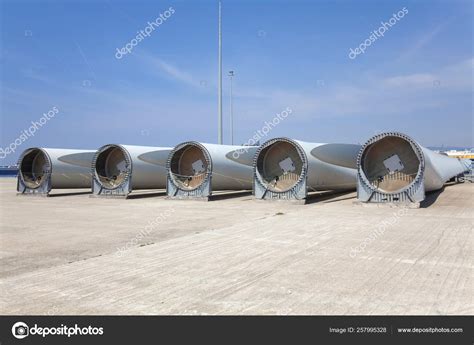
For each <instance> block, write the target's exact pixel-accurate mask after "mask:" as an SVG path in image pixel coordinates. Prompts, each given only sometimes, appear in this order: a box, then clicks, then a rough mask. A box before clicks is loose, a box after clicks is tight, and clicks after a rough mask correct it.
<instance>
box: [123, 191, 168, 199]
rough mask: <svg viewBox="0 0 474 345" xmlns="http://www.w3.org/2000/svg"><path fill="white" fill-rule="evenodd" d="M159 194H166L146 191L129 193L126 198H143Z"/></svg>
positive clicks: (154, 196) (155, 196) (158, 195)
mask: <svg viewBox="0 0 474 345" xmlns="http://www.w3.org/2000/svg"><path fill="white" fill-rule="evenodd" d="M160 196H166V192H163V191H161V192H148V193H137V194H133V193H132V194H129V195H128V196H127V199H145V198H157V197H160Z"/></svg>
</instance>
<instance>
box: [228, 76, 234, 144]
mask: <svg viewBox="0 0 474 345" xmlns="http://www.w3.org/2000/svg"><path fill="white" fill-rule="evenodd" d="M229 78H230V144H231V145H234V109H233V106H232V80H233V78H234V71H229Z"/></svg>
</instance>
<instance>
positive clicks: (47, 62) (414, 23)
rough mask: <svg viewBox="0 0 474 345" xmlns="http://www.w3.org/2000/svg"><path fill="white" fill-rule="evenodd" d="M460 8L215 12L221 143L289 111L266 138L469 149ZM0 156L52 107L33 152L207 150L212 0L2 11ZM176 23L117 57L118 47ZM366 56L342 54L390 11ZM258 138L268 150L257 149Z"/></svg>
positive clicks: (342, 5)
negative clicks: (203, 145) (400, 140)
mask: <svg viewBox="0 0 474 345" xmlns="http://www.w3.org/2000/svg"><path fill="white" fill-rule="evenodd" d="M472 3H473V2H472V1H467V0H466V1H457V0H454V1H447V0H446V1H364V0H362V1H289V0H286V1H229V0H227V1H225V0H224V1H223V40H224V45H223V70H224V72H225V74H224V82H223V87H224V105H223V107H224V118H225V121H224V141H225V143H228V142H229V125H228V121H227V119H228V117H229V110H228V109H229V93H228V91H229V80H228V77H227V76H226V75H227V71H229V70H234V71H235V74H236V77H235V79H234V116H235V134H234V136H235V142H237V143H243V142H246V141H247V140H248V139H249V138H251V137H252V136H253V133H254V132H255V131H257V130H259V129H261V128H262V126H263V125H264V123H265V121H271V120H272V119H273V118H274V116H275V115H276V114H277V113H280V112H281V111H283V110H285V109H286V108H287V107H289V108H291V109H292V113H291V115H290V116H288V117H287V118H286V119H285V120H284V121H283V122H281V123H280V124H279V125H278V126H277V127H275V128H274V129H273V130H272V131H271V132H270V133H269V134H268V137H267V138H268V139H269V138H271V137H277V136H288V137H291V138H295V139H300V140H306V141H312V142H346V143H363V142H364V141H365V140H367V139H368V138H369V137H370V136H372V135H374V134H376V133H378V132H382V131H387V130H397V131H402V132H404V133H406V134H409V135H411V136H412V137H414V138H415V139H416V140H418V141H419V142H420V143H421V144H423V145H425V146H441V145H449V146H465V147H471V146H473V145H474V144H473V139H472V137H473V125H472V95H473V93H472V91H473V89H472V73H473V61H474V60H473V49H472V42H473V41H472V30H473V28H472V22H473V7H472ZM1 6H2V8H1V16H2V17H1V31H2V33H1V56H0V59H1V100H0V102H1V108H0V110H1V147H2V148H4V147H7V146H9V145H10V143H11V142H13V141H14V140H15V139H16V138H18V137H19V135H20V134H21V132H22V131H23V130H24V129H27V128H28V127H29V126H30V125H31V121H38V119H39V118H40V117H41V116H43V113H45V112H48V111H49V110H50V109H52V108H53V107H57V108H58V109H59V113H58V114H57V115H56V116H55V117H54V118H53V119H51V120H49V121H48V122H47V123H46V124H45V125H44V126H43V127H41V128H40V129H39V130H38V131H37V132H36V133H35V135H34V137H31V138H29V139H28V140H27V141H26V142H24V143H22V144H21V145H19V146H18V148H17V151H16V152H15V153H13V154H10V155H8V156H7V157H6V158H4V159H0V164H11V163H13V162H15V161H16V160H17V158H18V155H19V154H20V153H21V151H22V150H23V149H26V148H27V147H31V146H42V147H64V148H88V149H95V148H98V147H99V146H101V145H103V144H106V143H122V144H135V145H149V146H174V145H176V144H177V143H179V142H182V141H186V140H199V141H204V142H216V141H217V18H216V16H217V2H216V1H207V0H206V1H204V0H202V1H113V0H97V1H50V2H46V1H5V0H2V1H1ZM169 7H172V8H173V9H174V13H173V14H172V15H171V16H170V17H169V18H168V19H166V21H164V22H163V23H162V24H161V25H160V26H159V27H157V28H156V29H155V30H154V31H153V32H152V33H151V35H150V36H149V37H145V38H144V39H143V40H142V41H141V42H139V43H138V44H137V45H136V46H135V47H134V48H133V50H132V53H131V54H127V55H125V56H123V57H122V58H121V59H117V58H116V57H115V53H116V49H117V48H121V47H123V46H125V45H126V44H127V43H128V42H130V40H131V39H132V38H134V37H135V36H136V35H137V31H139V30H143V29H144V28H145V27H146V26H147V25H148V21H153V20H155V19H156V18H157V17H159V16H160V13H163V12H164V11H165V10H167V9H169ZM404 7H405V8H406V9H407V10H408V13H407V14H406V15H405V16H404V17H403V18H401V19H400V20H399V21H398V22H397V23H396V24H395V25H393V26H392V27H390V28H389V30H388V31H387V32H385V34H384V36H383V37H380V38H378V39H377V40H376V41H375V42H373V43H372V44H371V45H370V46H369V47H367V49H366V51H365V53H364V54H360V55H358V56H357V57H356V58H355V59H350V58H349V57H348V54H349V52H350V48H356V47H357V46H359V44H360V43H362V42H363V41H364V40H366V39H367V38H369V36H370V33H371V32H372V31H373V30H376V29H378V28H379V27H380V26H381V22H382V21H388V20H389V19H390V18H391V17H392V15H393V13H396V12H398V11H399V10H401V9H402V8H404ZM267 138H265V139H267Z"/></svg>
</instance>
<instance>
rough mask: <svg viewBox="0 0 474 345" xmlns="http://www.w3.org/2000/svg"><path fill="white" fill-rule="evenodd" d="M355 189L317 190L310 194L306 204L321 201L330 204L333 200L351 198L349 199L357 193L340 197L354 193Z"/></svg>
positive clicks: (353, 197)
mask: <svg viewBox="0 0 474 345" xmlns="http://www.w3.org/2000/svg"><path fill="white" fill-rule="evenodd" d="M353 193H354V191H353V190H348V191H337V192H336V191H324V192H316V193H313V194H308V196H307V197H306V204H314V203H316V202H321V203H324V204H328V203H331V202H338V201H342V200H349V199H355V198H356V194H354V195H351V196H348V197H346V198H340V197H341V196H345V195H349V194H353Z"/></svg>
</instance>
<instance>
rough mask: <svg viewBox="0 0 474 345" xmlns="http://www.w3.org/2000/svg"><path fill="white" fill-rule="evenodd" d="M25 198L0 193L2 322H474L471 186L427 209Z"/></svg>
mask: <svg viewBox="0 0 474 345" xmlns="http://www.w3.org/2000/svg"><path fill="white" fill-rule="evenodd" d="M69 192H71V191H61V193H64V194H62V195H60V194H59V195H58V194H57V193H56V196H54V197H49V198H41V197H31V196H30V197H25V196H17V195H16V192H15V180H14V179H12V178H1V179H0V207H1V208H0V210H1V231H0V260H1V266H0V279H1V280H0V282H1V285H0V287H1V293H0V313H1V314H50V315H59V314H400V315H404V314H473V313H474V307H473V303H472V296H473V294H474V289H473V275H472V272H473V271H472V267H473V257H474V255H473V253H474V252H473V250H472V249H473V248H472V227H473V195H474V185H473V184H471V183H465V184H458V185H450V186H447V187H446V188H445V189H444V191H443V192H442V193H434V194H430V195H429V197H428V200H427V201H426V202H424V203H423V204H422V208H420V209H407V208H399V207H398V208H390V207H376V206H370V207H369V206H365V207H364V206H360V205H355V204H354V200H355V199H354V197H355V193H349V194H338V195H329V196H327V195H326V196H316V197H315V198H314V199H313V200H311V202H310V203H309V204H307V205H296V204H287V203H281V202H264V201H256V200H253V198H252V196H251V195H249V194H237V195H234V196H232V197H220V198H218V200H214V201H210V202H200V201H180V200H166V199H165V198H164V196H163V195H158V196H156V195H151V196H150V195H148V196H147V197H137V198H132V199H129V200H123V199H96V198H90V197H89V195H88V194H84V193H83V194H69Z"/></svg>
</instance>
